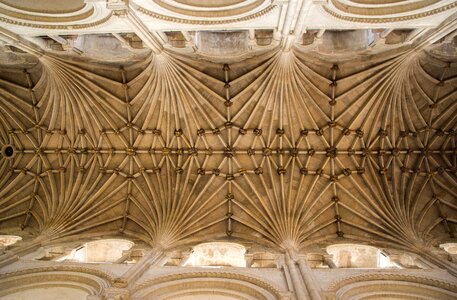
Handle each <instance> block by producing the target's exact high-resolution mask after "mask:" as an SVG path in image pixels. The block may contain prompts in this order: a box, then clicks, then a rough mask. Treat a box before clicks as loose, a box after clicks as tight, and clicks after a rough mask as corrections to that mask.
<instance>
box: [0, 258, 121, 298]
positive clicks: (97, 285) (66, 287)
mask: <svg viewBox="0 0 457 300" xmlns="http://www.w3.org/2000/svg"><path fill="white" fill-rule="evenodd" d="M112 280H113V278H112V277H111V276H110V275H108V274H106V273H104V272H102V271H99V270H97V269H90V268H86V267H83V266H67V267H65V266H54V267H41V268H33V269H24V270H20V271H15V272H11V273H4V274H1V275H0V285H1V286H2V288H1V291H0V299H8V300H10V299H31V298H33V299H42V300H45V299H55V300H57V299H71V300H78V299H86V298H87V299H101V297H102V295H103V291H104V290H105V289H106V288H108V287H110V286H111V282H112Z"/></svg>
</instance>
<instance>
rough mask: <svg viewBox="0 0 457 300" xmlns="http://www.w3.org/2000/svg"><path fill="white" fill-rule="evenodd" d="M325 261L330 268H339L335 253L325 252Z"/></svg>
mask: <svg viewBox="0 0 457 300" xmlns="http://www.w3.org/2000/svg"><path fill="white" fill-rule="evenodd" d="M324 262H325V263H326V264H327V266H328V267H329V268H330V269H337V268H338V267H337V266H336V264H335V262H334V261H333V255H330V254H324Z"/></svg>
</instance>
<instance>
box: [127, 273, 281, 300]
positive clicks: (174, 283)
mask: <svg viewBox="0 0 457 300" xmlns="http://www.w3.org/2000/svg"><path fill="white" fill-rule="evenodd" d="M218 296H220V297H221V299H240V300H255V299H262V300H275V299H278V300H279V299H286V298H283V296H282V295H281V293H280V292H279V290H278V289H277V288H276V287H274V283H271V282H267V281H266V280H265V279H262V278H256V277H252V276H247V275H243V274H240V273H231V272H229V271H221V272H216V271H213V272H209V271H200V272H195V271H194V272H184V273H181V274H175V275H168V276H163V277H159V278H156V279H153V280H150V281H147V282H144V283H141V284H139V285H138V286H136V287H135V288H134V292H133V294H132V298H133V299H158V300H159V299H160V300H166V299H192V298H191V297H196V298H195V299H198V298H199V297H202V298H203V299H206V297H208V298H209V297H216V299H218V298H217V297H218ZM224 297H226V298H224Z"/></svg>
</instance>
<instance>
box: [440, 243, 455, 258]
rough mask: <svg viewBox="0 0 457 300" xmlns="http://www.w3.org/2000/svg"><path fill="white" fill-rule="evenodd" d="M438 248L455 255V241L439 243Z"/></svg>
mask: <svg viewBox="0 0 457 300" xmlns="http://www.w3.org/2000/svg"><path fill="white" fill-rule="evenodd" d="M440 248H442V249H443V250H444V251H446V252H447V253H449V254H451V255H457V243H445V244H441V245H440Z"/></svg>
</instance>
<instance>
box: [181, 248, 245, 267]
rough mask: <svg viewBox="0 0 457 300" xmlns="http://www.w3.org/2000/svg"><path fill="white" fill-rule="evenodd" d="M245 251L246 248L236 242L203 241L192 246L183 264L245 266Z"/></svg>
mask: <svg viewBox="0 0 457 300" xmlns="http://www.w3.org/2000/svg"><path fill="white" fill-rule="evenodd" d="M245 253H246V248H245V247H244V246H242V245H239V244H236V243H228V242H214V243H204V244H200V245H197V246H195V247H194V248H193V252H192V254H191V255H190V256H189V259H188V260H187V262H186V264H185V265H187V266H213V267H214V266H219V267H221V266H231V267H246V260H245V258H244V254H245Z"/></svg>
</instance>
